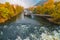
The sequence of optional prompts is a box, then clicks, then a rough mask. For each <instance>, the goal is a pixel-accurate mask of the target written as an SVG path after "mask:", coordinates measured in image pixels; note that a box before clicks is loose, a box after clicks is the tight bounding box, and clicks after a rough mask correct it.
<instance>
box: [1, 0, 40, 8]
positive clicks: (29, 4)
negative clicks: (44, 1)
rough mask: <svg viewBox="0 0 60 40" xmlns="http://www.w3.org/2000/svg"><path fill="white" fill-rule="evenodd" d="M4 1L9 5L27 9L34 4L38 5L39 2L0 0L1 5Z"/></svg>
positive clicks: (31, 0) (33, 0)
mask: <svg viewBox="0 0 60 40" xmlns="http://www.w3.org/2000/svg"><path fill="white" fill-rule="evenodd" d="M6 1H7V2H10V3H11V4H18V5H22V6H24V7H25V8H27V7H29V6H33V5H34V4H36V3H38V2H39V1H40V0H0V2H1V3H4V2H6Z"/></svg>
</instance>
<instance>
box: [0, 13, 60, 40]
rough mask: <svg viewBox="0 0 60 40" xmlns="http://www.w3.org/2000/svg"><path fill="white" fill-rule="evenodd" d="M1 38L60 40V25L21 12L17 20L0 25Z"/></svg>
mask: <svg viewBox="0 0 60 40" xmlns="http://www.w3.org/2000/svg"><path fill="white" fill-rule="evenodd" d="M32 16H33V15H32ZM0 40H60V26H58V25H55V24H52V23H50V22H49V21H47V20H45V19H43V18H41V17H34V18H33V19H32V17H24V14H21V16H19V18H17V19H16V20H15V21H12V22H11V23H8V24H4V25H0Z"/></svg>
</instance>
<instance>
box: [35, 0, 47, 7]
mask: <svg viewBox="0 0 60 40" xmlns="http://www.w3.org/2000/svg"><path fill="white" fill-rule="evenodd" d="M46 1H47V0H41V1H39V2H38V3H37V4H35V6H38V5H43V3H44V2H46Z"/></svg>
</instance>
